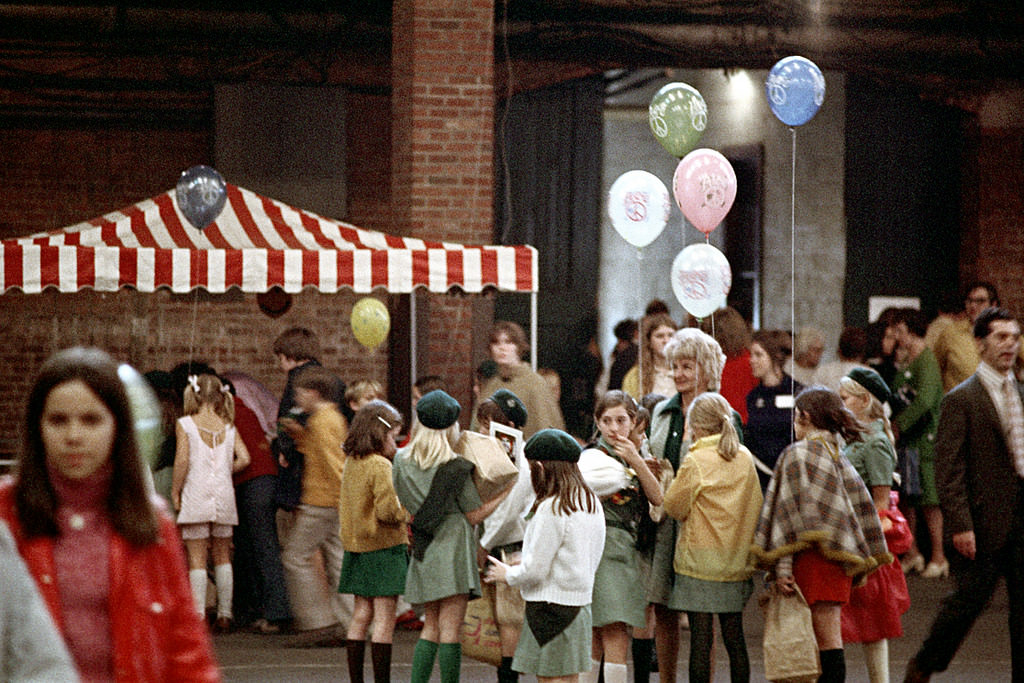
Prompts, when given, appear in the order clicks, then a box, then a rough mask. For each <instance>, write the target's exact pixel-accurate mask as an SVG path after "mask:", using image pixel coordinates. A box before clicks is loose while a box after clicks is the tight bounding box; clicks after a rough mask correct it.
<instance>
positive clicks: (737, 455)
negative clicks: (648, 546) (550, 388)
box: [664, 393, 763, 683]
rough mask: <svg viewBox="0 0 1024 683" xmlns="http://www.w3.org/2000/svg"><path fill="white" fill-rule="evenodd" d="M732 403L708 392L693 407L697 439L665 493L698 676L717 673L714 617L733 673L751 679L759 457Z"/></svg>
mask: <svg viewBox="0 0 1024 683" xmlns="http://www.w3.org/2000/svg"><path fill="white" fill-rule="evenodd" d="M732 412H733V411H732V408H731V407H730V406H729V402H728V401H726V400H725V398H723V397H722V396H721V395H720V394H715V393H704V394H701V395H700V396H698V397H697V398H695V399H694V400H693V403H691V404H690V409H689V410H688V411H687V414H686V429H687V431H688V432H689V434H690V438H691V439H693V443H692V444H691V445H690V449H689V452H688V453H687V456H686V458H685V459H684V460H683V462H682V463H681V464H680V466H679V471H678V472H677V473H676V477H675V479H674V480H673V481H672V485H671V486H670V487H669V489H668V492H667V493H666V494H665V502H664V506H665V512H667V513H668V514H669V515H671V516H672V517H673V518H674V519H676V520H678V521H679V534H678V536H679V537H678V539H677V540H676V548H675V558H674V562H673V567H674V569H675V574H676V576H675V582H676V586H675V589H674V594H675V597H676V600H677V603H676V604H677V605H678V606H679V607H680V608H681V609H682V610H683V611H685V612H686V614H687V616H688V617H689V621H690V672H689V673H690V681H693V682H694V683H698V682H702V681H704V682H706V681H710V680H711V648H712V644H713V622H712V619H713V616H714V615H715V614H717V615H718V623H719V626H720V628H721V631H722V641H723V643H724V644H725V649H726V651H727V652H728V653H729V669H730V672H731V676H730V680H732V681H734V682H735V681H746V680H749V679H750V660H749V658H748V657H747V646H746V641H745V640H744V638H743V607H744V605H746V603H747V600H748V599H749V598H750V595H751V593H752V592H753V588H754V585H753V581H752V580H751V575H752V573H753V568H752V567H748V565H747V557H748V555H749V551H750V542H751V541H752V540H753V538H754V529H755V528H756V527H757V520H758V516H759V514H760V511H761V503H762V501H763V498H762V496H761V486H760V484H759V482H758V479H757V470H756V469H755V468H754V458H753V456H752V455H751V454H750V451H748V450H747V449H746V448H744V447H743V446H742V445H741V444H740V439H739V434H738V433H737V432H736V427H735V426H734V425H733V416H732Z"/></svg>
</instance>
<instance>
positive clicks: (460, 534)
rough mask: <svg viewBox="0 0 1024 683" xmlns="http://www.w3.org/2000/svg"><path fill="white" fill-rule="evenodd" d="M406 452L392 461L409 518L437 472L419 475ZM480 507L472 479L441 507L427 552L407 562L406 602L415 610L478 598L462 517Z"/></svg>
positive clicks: (472, 548)
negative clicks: (429, 604)
mask: <svg viewBox="0 0 1024 683" xmlns="http://www.w3.org/2000/svg"><path fill="white" fill-rule="evenodd" d="M409 456H410V453H409V450H408V448H404V449H402V450H400V451H399V452H398V453H397V454H396V455H395V462H394V483H395V492H396V493H397V494H398V500H399V501H401V503H402V506H403V507H404V508H405V509H406V510H408V511H409V512H410V514H412V515H413V517H415V516H416V512H417V511H418V510H419V509H420V505H422V504H423V501H424V499H425V498H426V497H427V493H428V492H429V491H430V484H431V482H432V481H433V479H434V474H435V473H436V472H437V470H438V467H439V466H435V467H432V468H430V469H426V470H424V469H420V467H419V465H417V464H416V462H415V461H413V460H412V459H411V458H410V457H409ZM481 504H482V502H481V500H480V494H479V493H478V492H477V490H476V486H475V485H474V484H473V480H472V478H468V477H467V479H466V482H465V484H464V485H463V487H462V490H461V491H460V492H459V494H458V496H456V497H455V498H452V499H451V500H449V501H448V502H447V503H446V508H445V511H444V512H445V518H444V521H443V522H441V525H440V526H439V527H438V528H437V530H436V531H435V533H434V538H433V540H432V541H431V543H430V545H429V546H427V549H426V553H425V554H424V556H423V559H422V560H420V559H417V558H416V557H415V555H414V556H413V557H411V558H410V560H409V571H408V574H407V575H406V580H405V599H406V600H408V601H409V602H411V603H412V604H414V605H419V604H424V603H427V602H434V601H435V600H440V599H442V598H447V597H449V596H452V595H462V594H468V595H469V596H470V599H472V598H476V597H479V596H480V572H479V570H478V569H477V566H476V536H475V534H474V532H473V527H472V526H470V524H469V521H468V520H467V519H466V514H465V513H467V512H470V511H472V510H475V509H477V508H478V507H480V505H481Z"/></svg>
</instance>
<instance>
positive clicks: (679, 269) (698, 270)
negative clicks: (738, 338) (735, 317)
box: [672, 243, 732, 318]
mask: <svg viewBox="0 0 1024 683" xmlns="http://www.w3.org/2000/svg"><path fill="white" fill-rule="evenodd" d="M731 288H732V268H730V267H729V259H727V258H725V254H723V253H722V252H720V251H719V250H718V249H716V248H714V247H713V246H711V245H710V244H703V243H700V244H691V245H690V246H688V247H686V248H684V249H683V250H682V251H680V252H679V253H678V254H676V258H675V260H674V261H672V292H673V293H674V294H675V295H676V298H677V299H679V303H681V304H682V305H683V308H685V309H686V311H687V312H688V313H690V314H691V315H693V316H694V317H696V318H705V317H707V316H709V315H711V314H712V313H714V312H715V311H717V310H718V309H719V308H722V307H723V306H725V301H726V296H727V295H728V294H729V290H730V289H731Z"/></svg>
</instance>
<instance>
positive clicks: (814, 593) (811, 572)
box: [793, 549, 853, 605]
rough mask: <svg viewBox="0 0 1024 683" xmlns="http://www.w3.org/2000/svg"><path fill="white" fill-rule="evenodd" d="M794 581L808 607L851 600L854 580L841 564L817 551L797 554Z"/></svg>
mask: <svg viewBox="0 0 1024 683" xmlns="http://www.w3.org/2000/svg"><path fill="white" fill-rule="evenodd" d="M793 579H794V580H795V581H796V585H798V586H800V592H801V593H803V594H804V599H805V600H806V601H807V604H808V605H813V604H814V603H816V602H839V603H846V602H848V601H849V600H850V589H851V588H852V587H853V579H851V578H850V577H849V576H847V575H846V572H844V571H843V566H842V565H841V564H838V563H836V562H830V561H829V560H826V559H825V557H824V556H823V555H822V554H821V553H819V552H818V551H817V549H810V550H804V551H803V552H800V553H797V555H796V556H795V557H794V558H793Z"/></svg>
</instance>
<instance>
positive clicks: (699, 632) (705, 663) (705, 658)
mask: <svg viewBox="0 0 1024 683" xmlns="http://www.w3.org/2000/svg"><path fill="white" fill-rule="evenodd" d="M686 616H687V618H688V620H689V622H690V667H689V672H690V681H693V682H699V683H705V682H706V681H710V680H711V648H712V647H713V646H714V642H715V641H714V630H713V629H714V625H715V623H714V618H715V615H713V614H711V613H710V612H687V613H686Z"/></svg>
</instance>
